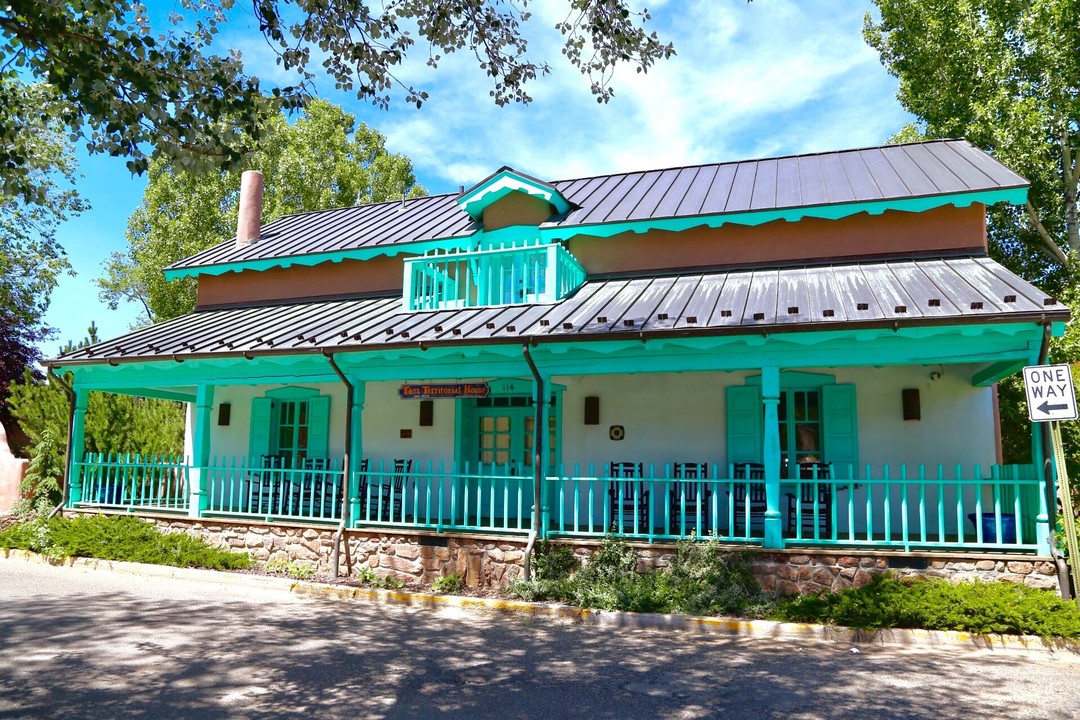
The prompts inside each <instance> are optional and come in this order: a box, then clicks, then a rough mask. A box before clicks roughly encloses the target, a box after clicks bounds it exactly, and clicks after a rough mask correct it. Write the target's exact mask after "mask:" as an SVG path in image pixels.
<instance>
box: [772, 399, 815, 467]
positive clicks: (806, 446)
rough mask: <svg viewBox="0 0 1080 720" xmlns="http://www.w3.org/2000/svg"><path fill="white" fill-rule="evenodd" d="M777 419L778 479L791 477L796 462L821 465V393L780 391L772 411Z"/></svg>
mask: <svg viewBox="0 0 1080 720" xmlns="http://www.w3.org/2000/svg"><path fill="white" fill-rule="evenodd" d="M776 410H777V415H778V416H779V418H780V477H782V478H788V477H793V476H794V475H795V473H793V472H791V470H790V469H791V468H793V467H796V466H797V464H798V463H806V462H823V456H824V453H823V452H822V432H821V429H822V428H821V391H820V390H784V391H781V393H780V404H779V405H778V406H777V408H776Z"/></svg>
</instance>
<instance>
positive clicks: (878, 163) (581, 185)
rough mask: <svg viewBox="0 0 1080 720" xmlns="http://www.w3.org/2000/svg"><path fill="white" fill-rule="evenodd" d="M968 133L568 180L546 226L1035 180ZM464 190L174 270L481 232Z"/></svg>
mask: <svg viewBox="0 0 1080 720" xmlns="http://www.w3.org/2000/svg"><path fill="white" fill-rule="evenodd" d="M1027 184H1028V183H1027V181H1026V180H1024V178H1022V177H1020V176H1019V175H1017V174H1016V173H1014V172H1012V171H1011V170H1009V169H1008V168H1006V167H1005V166H1004V165H1002V164H1001V163H999V162H998V161H996V160H994V159H993V158H991V157H990V156H989V155H987V154H986V153H984V152H982V151H981V150H979V149H978V148H975V147H974V146H973V145H971V144H970V143H969V142H967V141H966V140H938V141H933V142H926V143H912V144H903V145H887V146H884V147H875V148H865V149H860V150H843V151H836V152H828V153H817V154H810V155H794V156H790V157H782V158H770V159H765V160H747V161H742V162H730V163H721V164H714V165H695V166H690V167H682V168H669V169H666V170H650V171H646V172H633V173H622V174H616V175H599V176H596V177H589V178H580V179H576V180H561V181H558V182H555V183H552V185H553V186H554V187H555V188H557V189H558V190H559V192H561V193H562V194H563V196H565V197H566V198H567V199H568V200H569V201H570V202H571V203H573V204H574V205H576V206H577V208H576V209H574V210H571V211H570V212H569V213H567V215H566V216H565V217H562V218H556V219H553V220H552V221H551V222H549V223H545V226H546V227H560V228H571V227H574V226H578V225H595V224H600V223H617V222H629V221H641V220H656V219H667V218H685V217H695V216H706V215H724V214H738V213H747V212H757V211H768V210H782V209H793V208H801V207H813V206H822V205H843V204H851V203H862V202H875V201H888V200H900V199H907V198H915V197H928V196H939V195H950V194H958V193H971V192H985V191H992V190H1002V189H1009V188H1020V187H1026V186H1027ZM457 198H458V196H457V194H447V195H433V196H431V197H426V198H416V199H412V200H406V201H404V202H400V201H398V202H389V203H380V204H377V205H363V206H357V207H349V208H338V209H335V210H324V211H320V212H311V213H305V214H300V215H288V216H285V217H283V218H281V219H279V220H276V221H274V222H272V223H269V224H268V225H266V226H265V227H264V228H263V231H262V236H261V237H260V239H259V241H258V242H256V243H254V244H252V245H248V246H244V247H239V248H238V247H236V246H235V243H234V242H233V241H232V240H229V241H226V242H224V243H221V244H219V245H216V246H215V247H212V248H210V249H208V250H205V251H203V252H201V253H199V254H197V255H194V256H192V257H190V258H187V259H185V260H181V261H179V262H177V263H174V264H172V265H170V266H169V268H168V269H175V270H180V269H186V268H197V267H205V266H210V265H223V264H231V263H237V262H249V261H259V260H269V259H275V258H286V257H297V256H303V255H318V254H322V253H333V252H342V251H352V250H363V249H365V248H379V247H386V246H393V245H399V244H404V243H415V242H422V241H425V240H433V239H444V238H463V237H468V236H469V235H472V234H473V233H475V232H476V231H477V230H479V229H480V227H479V225H477V224H476V223H473V222H472V220H471V219H470V218H469V216H468V215H467V214H466V213H465V212H464V211H463V210H462V209H461V208H460V207H459V206H458V204H457Z"/></svg>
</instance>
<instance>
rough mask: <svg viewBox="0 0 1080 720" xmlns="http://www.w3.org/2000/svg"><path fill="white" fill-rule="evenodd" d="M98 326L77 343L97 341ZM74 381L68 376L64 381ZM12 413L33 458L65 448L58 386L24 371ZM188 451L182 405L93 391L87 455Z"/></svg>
mask: <svg viewBox="0 0 1080 720" xmlns="http://www.w3.org/2000/svg"><path fill="white" fill-rule="evenodd" d="M97 339H98V338H97V328H96V327H95V326H93V325H91V326H90V328H89V331H88V335H87V337H86V338H85V339H83V340H82V341H81V342H79V343H78V344H77V345H74V346H73V345H72V344H71V343H70V342H69V343H68V344H67V346H66V347H65V348H62V349H61V351H62V352H64V351H70V350H72V349H76V348H81V347H86V346H88V345H92V344H93V343H95V342H97ZM66 381H67V382H69V383H70V382H71V377H70V375H69V376H68V377H67V379H66ZM9 405H10V408H11V412H12V414H13V415H14V416H15V419H16V420H17V421H18V422H19V425H20V426H21V427H22V429H23V431H24V432H25V433H26V435H27V437H28V438H29V439H30V442H31V445H32V450H31V458H35V457H36V453H37V452H39V451H42V452H44V451H46V450H49V451H52V450H55V447H59V448H61V449H62V448H64V447H66V446H67V436H68V413H69V407H68V397H67V394H66V393H65V392H64V390H63V388H61V387H60V385H59V384H57V383H56V382H53V381H51V380H49V381H43V380H41V379H39V378H37V377H35V376H34V374H33V373H32V372H31V370H30V368H25V370H24V372H23V377H22V382H19V383H16V384H13V385H12V386H11V397H10V398H9ZM183 448H184V405H183V403H179V402H172V401H169V400H156V399H153V398H142V397H131V396H129V395H115V394H111V393H98V392H92V393H90V397H89V401H88V404H87V410H86V451H87V452H100V453H110V452H125V453H139V454H144V455H146V454H166V455H167V454H173V455H179V454H181V453H182V452H183Z"/></svg>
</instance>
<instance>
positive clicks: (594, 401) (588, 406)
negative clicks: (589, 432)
mask: <svg viewBox="0 0 1080 720" xmlns="http://www.w3.org/2000/svg"><path fill="white" fill-rule="evenodd" d="M585 424H586V425H599V424H600V398H599V396H597V395H587V396H585Z"/></svg>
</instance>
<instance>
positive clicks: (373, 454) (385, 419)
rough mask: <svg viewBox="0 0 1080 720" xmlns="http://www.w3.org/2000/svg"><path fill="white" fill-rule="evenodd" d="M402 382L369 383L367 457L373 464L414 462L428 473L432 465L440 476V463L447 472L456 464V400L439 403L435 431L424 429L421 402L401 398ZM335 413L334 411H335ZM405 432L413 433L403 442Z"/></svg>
mask: <svg viewBox="0 0 1080 720" xmlns="http://www.w3.org/2000/svg"><path fill="white" fill-rule="evenodd" d="M400 386H401V383H398V382H377V383H376V382H372V383H367V397H366V401H365V403H364V423H363V425H364V457H366V458H369V459H370V460H371V462H373V463H378V462H380V461H391V460H394V459H396V458H412V460H413V467H414V468H418V469H424V470H426V469H427V465H428V462H431V463H432V468H433V469H434V470H435V471H436V472H437V471H438V468H439V463H440V462H445V463H446V466H447V468H448V469H449V467H450V466H451V465H452V464H453V462H454V415H455V407H456V403H455V402H454V401H453V400H435V401H433V402H434V409H435V415H434V419H433V425H432V426H431V427H420V401H419V400H402V399H401V398H399V397H398V388H399V387H400ZM332 412H333V411H332ZM402 430H412V437H411V438H402V437H401V431H402Z"/></svg>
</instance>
